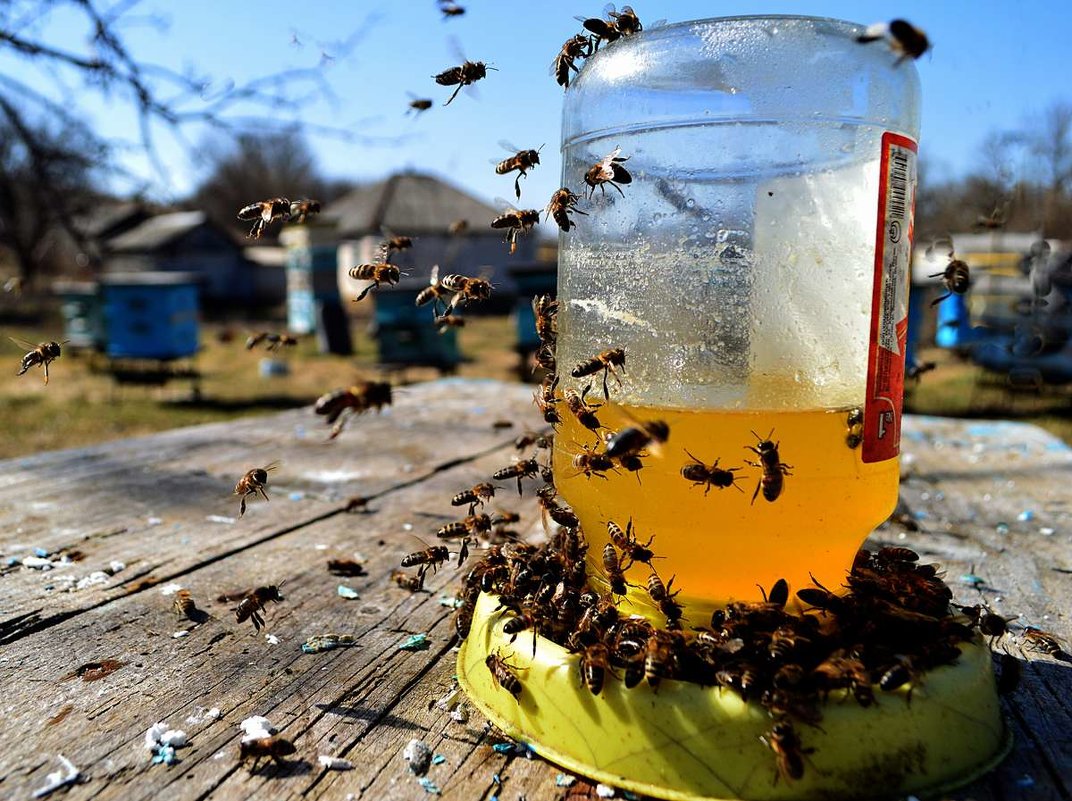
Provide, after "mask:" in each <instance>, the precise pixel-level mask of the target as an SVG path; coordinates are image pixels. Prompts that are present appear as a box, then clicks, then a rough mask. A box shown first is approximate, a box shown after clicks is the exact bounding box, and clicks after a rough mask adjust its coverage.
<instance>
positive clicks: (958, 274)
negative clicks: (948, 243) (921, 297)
mask: <svg viewBox="0 0 1072 801" xmlns="http://www.w3.org/2000/svg"><path fill="white" fill-rule="evenodd" d="M928 277H929V278H941V279H942V283H943V284H945V289H946V293H945V294H944V295H942V296H941V297H939V298H935V299H934V300H932V301H931V306H937V305H938V304H939V303H941V302H942V301H943V300H945V299H946V298H951V297H953V295H963V294H964V293H965V292H967V291H968V290H969V289H970V288H971V271H970V270H969V268H968V264H967V262H964V261H961V260H960V259H957V258H954V257H953V254H952V252H951V253H950V254H949V264H948V265H947V266H946V268H945V269H944V270H942V272H940V273H931V274H930V275H929V276H928Z"/></svg>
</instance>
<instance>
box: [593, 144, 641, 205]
mask: <svg viewBox="0 0 1072 801" xmlns="http://www.w3.org/2000/svg"><path fill="white" fill-rule="evenodd" d="M621 152H622V149H621V148H620V147H616V148H614V150H612V151H611V152H610V153H608V154H607V155H606V156H604V157H603V158H602V159H600V160H599V161H597V162H596V163H595V164H593V165H592V166H591V167H590V168H589V170H588V172H586V173H585V174H584V182H585V183H586V184H588V197H592V196H593V195H594V194H595V193H596V187H597V186H598V187H599V191H600V192H603V193H604V194H606V191H607V190H606V186H605V185H606V184H610V185H611V186H613V187H614V188H615V189H617V190H618V194H620V195H621V196H622V197H625V192H623V191H622V188H621V186H619V184H630V183H632V182H633V176H632V175H630V174H629V171H628V170H627V169H625V167H623V166H622V163H623V162H626V161H628V160H629V156H624V157H623V156H620V155H618V154H619V153H621Z"/></svg>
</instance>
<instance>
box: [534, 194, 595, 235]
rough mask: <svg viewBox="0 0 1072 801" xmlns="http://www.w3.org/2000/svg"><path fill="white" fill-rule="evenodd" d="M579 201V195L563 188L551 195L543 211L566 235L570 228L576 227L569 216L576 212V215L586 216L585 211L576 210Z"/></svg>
mask: <svg viewBox="0 0 1072 801" xmlns="http://www.w3.org/2000/svg"><path fill="white" fill-rule="evenodd" d="M580 199H581V196H580V195H577V194H575V193H573V192H571V191H570V189H569V187H568V186H564V187H562V188H561V189H558V190H556V191H555V193H554V194H553V195H551V201H550V202H549V203H548V204H547V208H546V209H545V210H544V211H545V214H546V215H547V216H549V217H550V218H551V219H553V220H554V221H555V224H556V225H558V227H559V228H561V229H562V230H563V231H566V232H567V233H568V232H569V230H570V228H574V227H575V226H576V225H577V223H576V222H575V221H574V220H573V218H571V217H570V215H571V214H573V213H574V212H576V213H577V214H583V215H585V216H586V217H587V216H588V212H587V211H581V210H580V209H579V208H577V201H578V200H580ZM545 219H546V217H545Z"/></svg>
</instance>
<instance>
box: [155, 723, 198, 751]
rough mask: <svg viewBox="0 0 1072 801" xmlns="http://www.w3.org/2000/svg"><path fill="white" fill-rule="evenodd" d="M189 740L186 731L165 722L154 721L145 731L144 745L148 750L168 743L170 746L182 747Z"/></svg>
mask: <svg viewBox="0 0 1072 801" xmlns="http://www.w3.org/2000/svg"><path fill="white" fill-rule="evenodd" d="M188 741H189V738H188V737H187V736H186V732H184V731H182V730H181V729H173V728H171V727H170V726H168V724H167V723H166V722H161V723H154V724H153V725H152V726H150V727H149V730H148V731H147V732H145V747H146V748H148V749H149V750H150V751H154V750H156V748H157V747H158V746H161V745H168V746H171V747H172V748H182V746H184V745H186V743H187V742H188Z"/></svg>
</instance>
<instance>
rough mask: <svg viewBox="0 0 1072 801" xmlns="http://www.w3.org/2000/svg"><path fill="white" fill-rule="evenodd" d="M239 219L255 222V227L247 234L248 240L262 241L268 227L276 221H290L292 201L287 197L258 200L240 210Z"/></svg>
mask: <svg viewBox="0 0 1072 801" xmlns="http://www.w3.org/2000/svg"><path fill="white" fill-rule="evenodd" d="M238 219H240V220H253V221H254V222H253V227H252V228H250V229H249V233H248V234H246V237H247V238H248V239H260V238H261V236H262V235H263V234H264V232H265V231H266V230H268V227H269V226H270V225H271V224H272V223H274V222H275V221H276V220H282V221H283V222H286V221H287V220H289V219H290V200H288V199H287V198H285V197H273V198H269V199H268V200H258V201H257V202H256V203H250V204H249V205H248V206H243V207H242V208H241V209H239V210H238Z"/></svg>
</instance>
